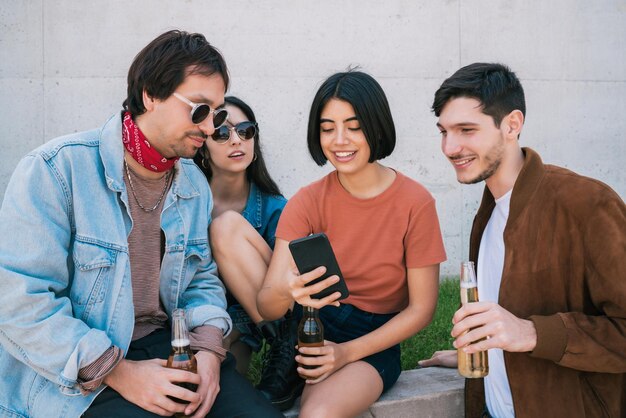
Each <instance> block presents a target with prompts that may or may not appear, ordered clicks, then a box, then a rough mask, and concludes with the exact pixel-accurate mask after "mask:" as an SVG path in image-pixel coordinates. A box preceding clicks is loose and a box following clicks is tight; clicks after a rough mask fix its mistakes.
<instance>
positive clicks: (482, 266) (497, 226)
mask: <svg viewBox="0 0 626 418" xmlns="http://www.w3.org/2000/svg"><path fill="white" fill-rule="evenodd" d="M511 192H512V190H509V191H508V192H507V193H506V194H505V195H504V196H502V197H500V198H499V199H497V200H496V207H495V208H494V210H493V213H492V214H491V218H489V222H488V223H487V227H486V228H485V231H484V233H483V236H482V238H481V240H480V249H479V251H478V271H477V276H478V298H479V300H480V301H481V302H498V294H499V292H500V282H501V281H502V269H503V268H504V227H505V226H506V221H507V219H508V218H509V206H510V203H511ZM484 382H485V400H486V402H487V408H488V409H489V413H490V414H491V415H492V416H493V417H497V418H509V417H510V418H514V417H515V411H514V410H513V398H512V397H511V388H510V386H509V379H508V378H507V375H506V367H505V364H504V355H503V352H502V350H501V349H499V348H493V349H491V350H489V374H488V375H487V376H486V377H485V380H484Z"/></svg>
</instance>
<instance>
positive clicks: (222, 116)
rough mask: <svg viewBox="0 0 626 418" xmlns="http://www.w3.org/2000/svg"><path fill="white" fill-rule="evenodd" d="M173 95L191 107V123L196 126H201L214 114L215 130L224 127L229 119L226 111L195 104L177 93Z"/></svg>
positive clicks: (204, 104)
mask: <svg viewBox="0 0 626 418" xmlns="http://www.w3.org/2000/svg"><path fill="white" fill-rule="evenodd" d="M172 94H173V96H174V97H176V98H177V99H178V100H180V101H181V102H183V103H186V104H188V105H189V106H191V121H192V122H193V123H195V124H196V125H199V124H201V123H202V121H204V120H205V119H206V118H207V117H208V116H209V115H210V114H211V113H212V114H213V126H214V127H215V128H219V127H220V126H222V125H223V124H224V122H226V119H228V111H227V110H226V109H211V106H209V105H208V104H206V103H194V102H192V101H191V100H189V99H188V98H186V97H185V96H182V95H180V94H178V93H176V92H174V93H172Z"/></svg>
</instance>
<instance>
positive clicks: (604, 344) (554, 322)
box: [465, 148, 626, 418]
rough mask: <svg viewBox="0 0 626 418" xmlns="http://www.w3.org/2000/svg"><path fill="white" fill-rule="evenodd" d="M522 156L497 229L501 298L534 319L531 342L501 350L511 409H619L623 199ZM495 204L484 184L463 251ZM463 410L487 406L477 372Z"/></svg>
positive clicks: (623, 381)
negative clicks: (501, 247)
mask: <svg viewBox="0 0 626 418" xmlns="http://www.w3.org/2000/svg"><path fill="white" fill-rule="evenodd" d="M523 151H524V155H525V161H524V167H523V168H522V171H521V172H520V174H519V176H518V178H517V181H516V182H515V186H514V187H513V194H512V196H511V206H510V213H509V219H508V221H507V224H506V228H505V230H504V244H505V255H504V269H503V272H502V283H501V285H500V294H499V303H500V305H501V306H502V307H504V308H505V309H507V310H508V311H510V312H511V313H513V314H514V315H516V316H518V317H520V318H526V319H530V320H531V321H533V323H534V324H535V327H536V329H537V346H536V347H535V349H534V350H533V351H532V352H530V353H509V352H505V353H504V361H505V364H506V371H507V376H508V378H509V383H510V386H511V393H512V395H513V406H514V409H515V415H516V417H517V418H525V417H532V418H536V417H550V418H554V417H567V418H573V417H594V418H596V417H612V418H624V417H626V206H625V205H624V201H623V200H622V199H621V198H620V197H619V196H618V195H617V193H615V192H614V191H613V190H611V189H610V188H609V187H608V186H607V185H605V184H603V183H601V182H599V181H597V180H593V179H590V178H587V177H583V176H580V175H578V174H575V173H573V172H571V171H569V170H566V169H564V168H560V167H555V166H551V165H544V164H543V162H542V161H541V158H540V157H539V155H538V154H537V153H536V152H534V151H533V150H531V149H529V148H523ZM493 208H494V198H493V196H492V195H491V193H490V192H489V189H488V188H485V192H484V195H483V199H482V203H481V205H480V208H479V209H478V213H477V214H476V218H475V219H474V225H473V228H472V234H471V238H470V259H471V260H473V261H477V259H478V248H479V245H480V239H481V236H482V234H483V231H484V229H485V226H486V225H487V221H488V220H489V217H490V216H491V212H492V210H493ZM465 406H466V416H467V417H480V416H481V413H482V411H483V409H484V406H485V400H484V388H483V379H467V380H466V386H465Z"/></svg>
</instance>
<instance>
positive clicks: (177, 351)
mask: <svg viewBox="0 0 626 418" xmlns="http://www.w3.org/2000/svg"><path fill="white" fill-rule="evenodd" d="M167 367H169V368H170V369H182V370H187V371H190V372H192V373H198V367H197V363H196V357H195V356H194V354H193V351H191V346H190V343H189V331H188V330H187V323H186V322H185V311H184V310H182V309H175V310H174V312H172V351H171V352H170V356H169V357H168V359H167ZM176 384H177V385H178V386H181V387H184V388H185V389H188V390H191V391H193V392H195V391H196V389H198V385H195V384H193V383H188V382H179V383H176ZM170 398H171V399H172V400H174V401H176V402H178V403H189V402H188V401H184V400H182V399H178V398H175V397H170ZM175 417H176V418H186V417H187V415H185V414H184V413H181V412H179V413H176V414H175Z"/></svg>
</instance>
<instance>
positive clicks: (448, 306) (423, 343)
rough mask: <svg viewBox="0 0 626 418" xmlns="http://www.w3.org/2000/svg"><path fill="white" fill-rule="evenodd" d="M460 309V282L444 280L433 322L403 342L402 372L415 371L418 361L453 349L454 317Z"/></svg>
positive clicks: (441, 284) (453, 279) (441, 283)
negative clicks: (439, 351) (437, 352)
mask: <svg viewBox="0 0 626 418" xmlns="http://www.w3.org/2000/svg"><path fill="white" fill-rule="evenodd" d="M458 308H459V280H458V279H457V278H452V279H446V280H442V281H441V282H440V284H439V300H438V301H437V310H436V311H435V317H434V318H433V321H432V322H431V323H430V325H428V326H427V327H426V328H424V329H423V330H421V331H420V332H419V333H417V335H415V336H413V337H411V338H409V339H408V340H405V341H404V342H402V344H401V346H402V355H401V357H400V360H401V362H402V370H410V369H414V368H415V366H417V361H418V360H423V359H427V358H430V356H432V354H433V353H434V352H435V351H437V350H449V349H452V348H453V347H452V341H453V338H452V337H451V336H450V330H451V329H452V316H453V315H454V312H456V310H457V309H458Z"/></svg>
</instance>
